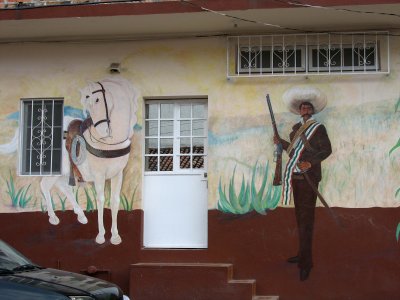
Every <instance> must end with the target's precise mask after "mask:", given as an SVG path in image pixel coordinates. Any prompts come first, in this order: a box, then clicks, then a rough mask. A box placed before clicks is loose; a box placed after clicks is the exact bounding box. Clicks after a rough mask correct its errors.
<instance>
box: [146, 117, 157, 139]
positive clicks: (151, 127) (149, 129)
mask: <svg viewBox="0 0 400 300" xmlns="http://www.w3.org/2000/svg"><path fill="white" fill-rule="evenodd" d="M145 134H146V136H158V121H146V132H145Z"/></svg>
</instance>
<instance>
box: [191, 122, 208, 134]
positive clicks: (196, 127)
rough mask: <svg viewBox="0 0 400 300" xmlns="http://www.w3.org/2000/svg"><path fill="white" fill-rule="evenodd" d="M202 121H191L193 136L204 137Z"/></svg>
mask: <svg viewBox="0 0 400 300" xmlns="http://www.w3.org/2000/svg"><path fill="white" fill-rule="evenodd" d="M204 124H205V121H204V120H193V134H192V135H193V136H204V135H205V133H204Z"/></svg>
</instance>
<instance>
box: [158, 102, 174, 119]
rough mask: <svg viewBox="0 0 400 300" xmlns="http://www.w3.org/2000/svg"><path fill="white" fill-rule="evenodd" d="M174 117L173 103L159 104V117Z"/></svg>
mask: <svg viewBox="0 0 400 300" xmlns="http://www.w3.org/2000/svg"><path fill="white" fill-rule="evenodd" d="M173 118H174V104H172V103H165V104H161V119H173Z"/></svg>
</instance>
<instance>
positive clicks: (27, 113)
mask: <svg viewBox="0 0 400 300" xmlns="http://www.w3.org/2000/svg"><path fill="white" fill-rule="evenodd" d="M23 114H24V119H23V122H24V125H25V128H28V127H29V128H30V127H31V121H32V104H31V103H30V101H29V102H26V101H24V106H23Z"/></svg>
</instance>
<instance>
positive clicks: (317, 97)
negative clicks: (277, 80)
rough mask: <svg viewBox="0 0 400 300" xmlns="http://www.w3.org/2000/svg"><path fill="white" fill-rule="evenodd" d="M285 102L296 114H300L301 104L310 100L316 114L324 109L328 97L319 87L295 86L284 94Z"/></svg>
mask: <svg viewBox="0 0 400 300" xmlns="http://www.w3.org/2000/svg"><path fill="white" fill-rule="evenodd" d="M283 102H284V103H285V105H286V106H287V108H288V109H289V110H290V111H291V112H292V113H294V114H296V115H299V114H300V105H301V104H302V103H304V102H309V103H311V104H312V105H313V106H314V114H317V113H319V112H320V111H322V110H323V109H324V108H325V106H326V104H327V99H326V96H325V94H323V93H322V92H321V91H320V90H319V89H317V88H314V87H293V88H290V89H289V90H287V91H286V92H285V93H284V94H283Z"/></svg>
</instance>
